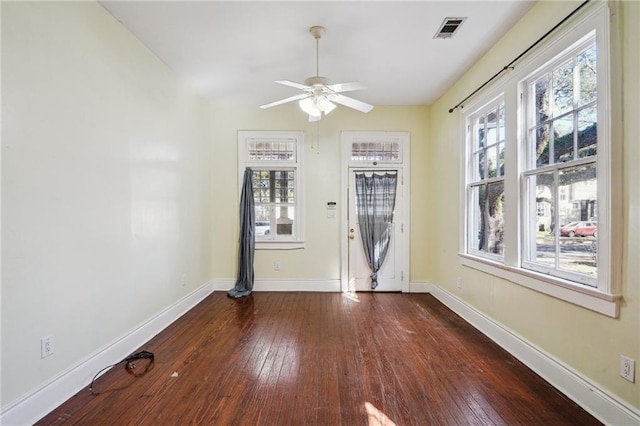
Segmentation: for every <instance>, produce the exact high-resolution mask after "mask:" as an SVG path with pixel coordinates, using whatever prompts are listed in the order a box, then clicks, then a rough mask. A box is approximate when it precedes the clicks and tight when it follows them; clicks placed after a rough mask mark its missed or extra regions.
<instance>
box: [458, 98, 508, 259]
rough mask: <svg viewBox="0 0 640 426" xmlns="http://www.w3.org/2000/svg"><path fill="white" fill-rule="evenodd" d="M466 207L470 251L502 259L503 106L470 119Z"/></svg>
mask: <svg viewBox="0 0 640 426" xmlns="http://www.w3.org/2000/svg"><path fill="white" fill-rule="evenodd" d="M468 130H469V135H468V138H469V141H470V145H471V146H470V161H469V166H470V169H469V170H468V176H469V179H468V185H467V203H468V206H469V211H468V220H469V222H468V225H467V229H468V230H469V236H468V241H469V251H470V252H475V253H476V254H479V255H489V256H492V257H497V258H501V257H502V254H503V247H504V172H505V164H504V148H505V127H504V102H503V101H502V99H500V100H498V101H497V102H493V103H490V104H489V105H488V106H487V107H484V108H482V109H481V110H479V111H478V112H477V113H476V114H474V115H473V116H471V118H470V120H469V125H468Z"/></svg>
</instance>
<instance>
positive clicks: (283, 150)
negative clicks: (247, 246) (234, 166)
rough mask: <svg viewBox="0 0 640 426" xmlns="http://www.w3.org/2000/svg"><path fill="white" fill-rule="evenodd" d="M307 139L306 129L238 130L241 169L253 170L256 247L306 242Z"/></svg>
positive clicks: (276, 246)
mask: <svg viewBox="0 0 640 426" xmlns="http://www.w3.org/2000/svg"><path fill="white" fill-rule="evenodd" d="M303 143H304V139H303V133H302V132H273V131H263V132H258V131H255V132H251V131H241V132H238V161H239V163H238V169H239V172H240V173H244V169H245V168H246V167H250V168H251V169H252V170H253V178H252V182H251V187H252V189H253V199H254V203H255V216H256V248H300V247H302V246H303V242H304V238H303V229H304V228H303V225H302V206H303V204H302V195H303V193H302V185H301V183H302V182H301V168H302V155H301V147H302V146H303ZM241 183H242V179H240V184H241Z"/></svg>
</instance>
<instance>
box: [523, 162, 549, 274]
mask: <svg viewBox="0 0 640 426" xmlns="http://www.w3.org/2000/svg"><path fill="white" fill-rule="evenodd" d="M527 188H528V192H529V198H528V206H527V211H528V212H529V216H528V221H527V224H526V226H528V228H529V229H528V233H527V234H526V235H528V236H529V241H528V242H527V243H528V245H529V247H530V248H531V250H530V252H529V258H528V260H529V261H533V262H537V263H540V264H542V265H545V266H548V267H550V268H555V263H556V243H555V233H554V232H553V229H554V216H555V196H554V194H555V182H554V178H553V172H550V173H540V174H538V175H533V176H529V178H528V182H527Z"/></svg>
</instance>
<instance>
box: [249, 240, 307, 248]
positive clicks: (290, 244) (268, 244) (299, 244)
mask: <svg viewBox="0 0 640 426" xmlns="http://www.w3.org/2000/svg"><path fill="white" fill-rule="evenodd" d="M303 248H304V241H256V250H298V249H303Z"/></svg>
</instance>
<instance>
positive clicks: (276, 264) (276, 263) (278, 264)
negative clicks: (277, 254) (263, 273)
mask: <svg viewBox="0 0 640 426" xmlns="http://www.w3.org/2000/svg"><path fill="white" fill-rule="evenodd" d="M273 270H274V271H279V270H280V261H279V260H276V261H275V262H273Z"/></svg>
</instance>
